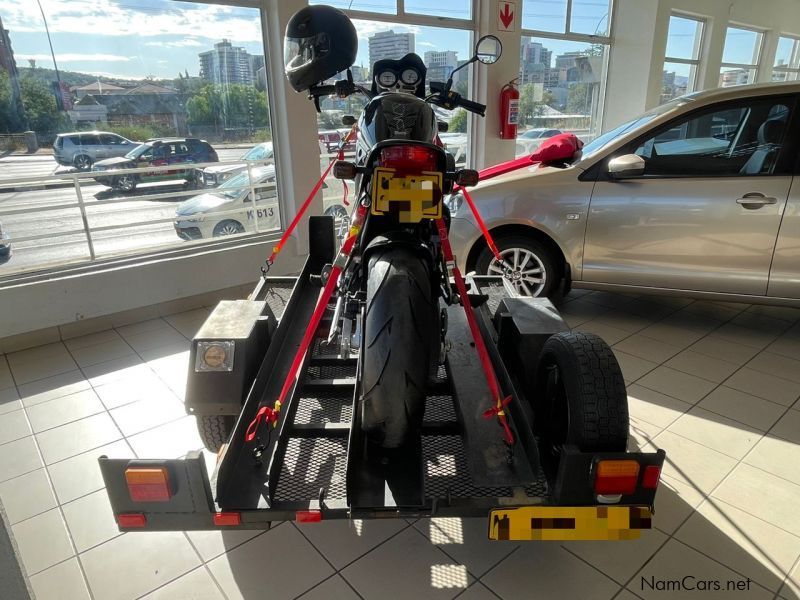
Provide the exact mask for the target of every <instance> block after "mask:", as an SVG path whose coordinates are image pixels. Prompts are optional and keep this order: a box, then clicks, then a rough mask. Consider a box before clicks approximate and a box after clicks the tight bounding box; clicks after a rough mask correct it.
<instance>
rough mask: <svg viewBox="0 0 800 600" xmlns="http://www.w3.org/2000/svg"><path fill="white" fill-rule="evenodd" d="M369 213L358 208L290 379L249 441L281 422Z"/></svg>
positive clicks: (260, 416)
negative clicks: (261, 427) (263, 427)
mask: <svg viewBox="0 0 800 600" xmlns="http://www.w3.org/2000/svg"><path fill="white" fill-rule="evenodd" d="M366 216H367V207H366V206H364V205H363V204H362V205H360V206H359V207H358V210H357V211H356V216H355V219H354V221H353V224H352V226H351V227H350V231H349V233H348V237H347V239H346V240H345V241H344V244H342V247H341V249H340V250H339V254H338V255H337V257H336V260H334V263H333V268H332V269H331V272H330V274H329V275H328V279H327V280H326V281H325V287H323V288H322V292H321V293H320V295H319V298H318V299H317V305H316V306H315V307H314V312H313V313H312V314H311V320H310V321H309V323H308V327H306V332H305V334H303V339H302V340H301V342H300V347H299V348H298V349H297V353H296V354H295V356H294V360H292V364H291V366H290V367H289V373H288V374H287V375H286V379H285V380H284V382H283V387H282V388H281V392H280V395H279V396H278V399H277V400H276V401H275V404H274V405H273V406H272V407H271V408H270V407H269V406H262V407H261V408H260V409H259V410H258V413H256V416H255V418H254V419H253V420H252V421H251V422H250V425H248V426H247V433H246V435H245V440H247V441H248V442H252V441H253V440H254V439H255V437H256V433H258V426H259V424H260V423H261V422H262V421H264V423H266V424H267V425H268V426H272V427H276V426H277V425H278V419H279V417H280V412H281V407H282V406H283V404H284V402H286V397H287V396H288V395H289V392H290V391H291V389H292V387H293V386H294V383H295V381H296V380H297V377H298V375H299V374H300V367H301V366H302V364H303V361H304V360H305V357H306V354H307V353H308V349H309V348H310V347H311V342H312V341H313V340H314V335H315V334H316V332H317V328H318V327H319V323H320V321H321V320H322V317H323V315H324V314H325V309H326V308H327V306H328V302H330V299H331V296H333V292H334V290H335V289H336V285H337V283H338V281H339V275H340V274H341V272H342V267H343V265H344V263H345V262H346V259H347V257H348V256H350V253H351V252H352V251H353V246H355V243H356V239H357V238H358V234H359V232H360V231H361V225H362V224H363V223H364V219H365V218H366Z"/></svg>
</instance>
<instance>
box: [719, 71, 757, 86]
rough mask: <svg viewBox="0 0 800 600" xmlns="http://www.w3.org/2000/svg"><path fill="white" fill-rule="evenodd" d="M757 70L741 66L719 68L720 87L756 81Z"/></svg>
mask: <svg viewBox="0 0 800 600" xmlns="http://www.w3.org/2000/svg"><path fill="white" fill-rule="evenodd" d="M755 81H756V70H755V69H743V68H740V67H722V68H721V69H720V70H719V87H730V86H732V85H745V84H746V83H755Z"/></svg>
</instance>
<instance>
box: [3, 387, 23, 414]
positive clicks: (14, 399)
mask: <svg viewBox="0 0 800 600" xmlns="http://www.w3.org/2000/svg"><path fill="white" fill-rule="evenodd" d="M21 408H22V401H21V400H20V399H19V393H18V392H17V388H15V387H8V388H5V389H0V415H5V414H7V413H10V412H14V411H15V410H20V409H21Z"/></svg>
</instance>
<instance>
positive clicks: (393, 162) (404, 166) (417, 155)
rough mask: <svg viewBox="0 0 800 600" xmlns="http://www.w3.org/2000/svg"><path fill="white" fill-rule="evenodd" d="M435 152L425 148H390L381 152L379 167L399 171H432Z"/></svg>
mask: <svg viewBox="0 0 800 600" xmlns="http://www.w3.org/2000/svg"><path fill="white" fill-rule="evenodd" d="M436 155H437V151H436V150H434V149H433V148H427V147H425V146H390V147H389V148H384V149H383V150H381V166H383V167H389V168H392V169H398V170H400V171H415V172H421V171H433V170H435V169H436V162H437V161H436Z"/></svg>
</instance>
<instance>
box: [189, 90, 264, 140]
mask: <svg viewBox="0 0 800 600" xmlns="http://www.w3.org/2000/svg"><path fill="white" fill-rule="evenodd" d="M186 112H187V113H188V116H187V120H188V122H189V124H190V125H202V126H206V127H209V126H211V127H214V128H216V130H217V132H220V131H222V130H225V129H254V128H256V127H268V126H269V108H268V106H267V96H266V94H263V93H259V92H257V91H256V90H255V88H253V87H251V86H249V85H241V84H231V85H225V86H221V85H214V84H211V83H205V84H204V85H203V86H202V87H201V88H200V89H199V90H198V91H197V93H196V94H195V95H194V96H192V97H191V98H189V100H187V101H186Z"/></svg>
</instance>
